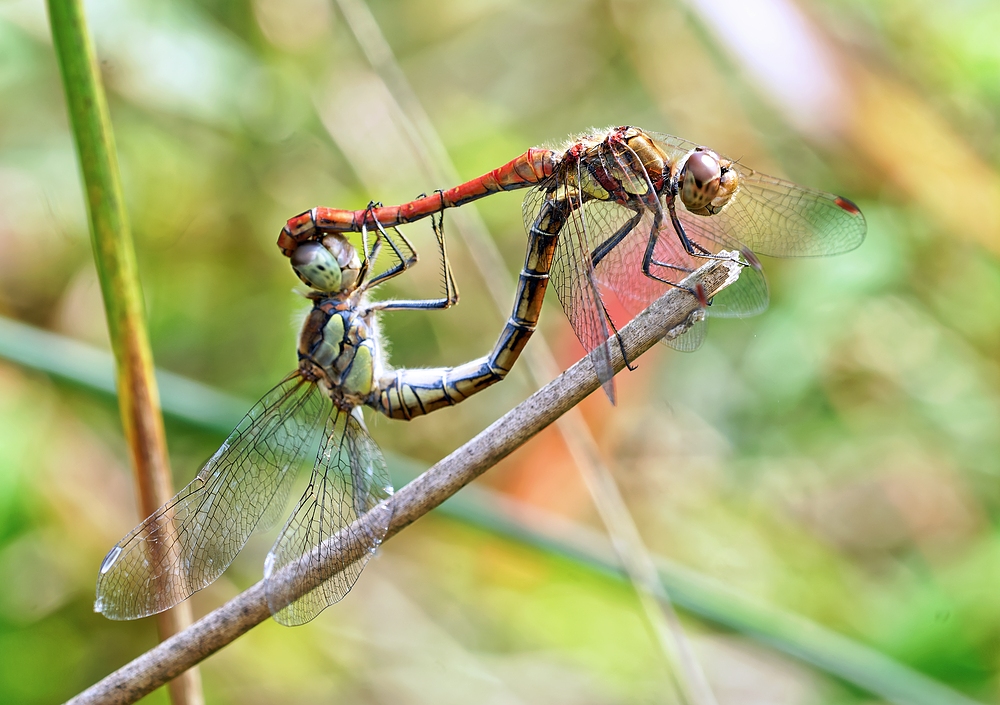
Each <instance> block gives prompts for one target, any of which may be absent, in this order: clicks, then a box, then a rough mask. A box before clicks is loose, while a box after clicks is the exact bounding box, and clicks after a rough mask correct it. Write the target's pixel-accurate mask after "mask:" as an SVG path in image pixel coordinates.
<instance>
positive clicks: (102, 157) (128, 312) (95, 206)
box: [48, 0, 202, 705]
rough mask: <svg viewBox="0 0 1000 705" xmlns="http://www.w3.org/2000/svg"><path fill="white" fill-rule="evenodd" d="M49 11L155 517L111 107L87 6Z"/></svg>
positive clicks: (149, 416) (194, 688) (125, 420)
mask: <svg viewBox="0 0 1000 705" xmlns="http://www.w3.org/2000/svg"><path fill="white" fill-rule="evenodd" d="M48 10H49V20H50V23H51V26H52V41H53V46H54V47H55V51H56V55H57V57H58V60H59V67H60V70H61V71H62V77H63V86H64V87H65V89H66V103H67V108H68V112H69V118H70V124H71V126H72V129H73V134H74V136H75V138H76V147H77V152H78V155H79V158H80V168H81V171H82V175H83V183H84V187H85V191H86V203H87V214H88V216H89V220H90V235H91V244H92V245H93V250H94V262H95V264H96V266H97V275H98V278H99V280H100V282H101V293H102V295H103V299H104V308H105V314H106V317H107V322H108V331H109V333H110V337H111V347H112V349H113V351H114V355H115V362H116V370H117V381H118V384H117V388H118V399H119V408H120V411H121V417H122V424H123V426H124V431H125V440H126V443H127V444H128V448H129V453H130V455H131V459H132V467H133V469H134V471H135V476H136V484H137V487H138V489H139V507H140V510H141V512H142V513H143V514H144V515H145V514H151V513H152V512H153V511H154V510H155V509H156V508H157V507H158V506H160V505H161V504H162V503H164V502H165V501H166V500H167V499H168V498H169V497H170V496H171V495H172V494H173V489H172V487H171V479H170V468H169V465H168V461H167V452H166V434H165V432H164V428H163V418H162V417H161V416H160V412H159V398H158V394H157V388H156V381H155V378H154V377H153V356H152V352H151V350H150V346H149V339H148V337H147V335H146V325H145V317H144V315H143V306H142V292H141V289H140V287H139V278H138V274H137V266H136V259H135V249H134V247H133V245H132V235H131V231H130V229H129V223H128V215H127V213H126V210H125V203H124V198H123V196H122V189H121V178H120V176H119V170H118V160H117V157H116V153H115V146H114V138H113V135H112V130H111V119H110V116H109V112H108V104H107V99H106V98H105V95H104V90H103V86H102V83H101V79H100V75H99V73H98V68H97V58H96V54H95V52H94V47H93V44H92V42H91V41H90V34H89V33H88V31H87V26H86V21H85V18H84V13H83V5H82V2H81V1H80V0H48ZM190 622H191V616H190V608H189V607H187V608H185V609H182V610H171V611H170V612H169V613H165V614H164V615H163V616H162V617H161V618H159V619H158V621H157V623H158V627H159V630H160V637H161V638H167V637H169V636H171V635H172V634H175V633H177V632H178V631H180V630H181V629H183V628H184V627H186V626H187V625H188V624H190ZM200 691H201V689H200V684H199V682H198V676H197V674H194V675H192V676H189V677H187V678H186V679H185V680H184V681H181V682H180V683H178V684H177V685H176V686H172V687H171V697H172V698H173V701H174V702H175V703H177V704H178V705H180V704H181V703H184V704H187V705H195V704H196V703H200V702H202V697H201V692H200Z"/></svg>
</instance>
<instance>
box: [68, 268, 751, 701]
mask: <svg viewBox="0 0 1000 705" xmlns="http://www.w3.org/2000/svg"><path fill="white" fill-rule="evenodd" d="M740 269H741V267H740V265H739V264H738V263H737V262H736V261H735V260H734V259H720V260H712V261H710V262H709V263H708V264H706V265H704V266H703V267H701V268H700V269H698V270H697V271H696V272H694V273H693V274H692V275H691V276H690V277H688V279H687V280H685V284H686V285H687V286H688V287H690V288H692V289H693V288H695V287H696V286H698V285H700V286H701V287H703V289H704V291H705V292H706V296H708V297H711V296H714V295H715V294H716V293H717V292H719V291H721V290H722V289H723V288H725V287H726V286H729V285H730V284H732V283H733V282H734V281H736V278H737V277H738V276H739V271H740ZM702 315H704V314H703V312H702V311H700V310H699V301H698V300H697V298H696V297H694V296H692V295H691V294H690V293H688V292H686V291H684V290H682V289H673V290H671V291H668V292H667V293H666V294H665V295H664V296H662V297H661V298H660V299H658V300H657V301H656V302H654V303H653V305H652V306H650V307H649V308H648V309H646V310H645V311H643V312H642V313H641V314H639V315H638V316H637V317H636V318H635V319H634V320H632V321H631V322H630V323H629V324H628V325H627V326H625V327H624V328H622V330H621V331H620V336H621V340H622V344H623V347H624V349H625V352H626V354H627V355H628V359H629V360H630V361H631V360H635V359H636V358H638V357H639V356H640V355H641V354H642V353H644V352H646V351H647V350H649V349H650V348H651V347H653V345H655V344H656V343H657V341H659V340H661V339H662V338H664V337H668V336H674V335H678V334H680V333H683V332H684V331H685V330H687V328H688V327H690V325H691V323H692V322H693V320H695V317H698V316H702ZM611 349H612V365H613V366H614V369H615V372H616V373H617V372H619V371H621V370H622V368H624V367H625V361H624V359H623V358H622V356H621V351H620V349H619V348H618V346H617V345H615V346H611ZM598 387H599V383H598V381H597V376H596V374H595V373H594V367H593V365H592V364H591V362H590V360H589V358H584V359H583V360H581V361H579V362H577V363H576V364H575V365H573V366H572V367H570V368H569V369H568V370H566V371H565V372H564V373H562V374H561V375H559V377H557V378H556V379H554V380H553V381H552V382H550V383H549V384H547V385H545V386H544V387H542V388H541V389H540V390H538V391H537V392H535V393H534V394H533V395H531V396H530V397H528V399H526V400H525V401H524V402H522V403H521V404H519V405H518V406H516V407H515V408H513V409H511V410H510V411H509V412H508V413H506V414H504V416H503V417H501V418H500V419H498V420H497V421H496V422H494V423H493V424H492V425H490V426H489V427H488V428H486V429H485V430H484V431H482V432H481V433H480V434H479V435H477V436H476V437H475V438H473V439H472V440H470V441H469V442H468V443H466V444H465V445H463V446H462V447H461V448H458V449H457V450H455V451H454V452H453V453H451V454H450V455H449V456H448V457H446V458H444V459H443V460H441V461H440V462H438V463H437V464H435V465H434V466H433V467H432V468H430V469H429V470H427V472H425V473H423V474H422V475H421V476H420V477H418V478H416V479H415V480H413V481H412V482H410V483H409V484H408V485H406V486H405V487H403V488H402V489H400V490H399V491H398V492H396V494H395V495H393V497H392V498H391V499H390V500H388V501H387V502H386V503H385V504H382V505H379V506H378V507H376V508H375V509H373V510H372V512H369V513H368V514H366V515H365V516H363V517H361V518H360V519H359V520H358V522H357V523H358V524H363V523H365V522H366V521H371V520H372V519H373V518H374V515H375V513H376V512H385V511H391V512H392V521H391V522H390V524H389V531H388V533H387V534H386V540H388V539H390V538H391V537H392V536H394V535H395V534H397V533H399V532H400V531H402V530H403V529H404V528H406V527H407V526H409V525H410V524H412V523H413V522H414V521H416V520H417V519H419V518H420V517H422V516H423V515H424V514H426V513H427V512H429V511H430V510H431V509H434V508H435V507H437V506H438V505H440V504H441V503H442V502H444V501H445V500H446V499H448V498H449V497H451V496H452V495H453V494H455V493H456V492H458V490H460V489H461V488H462V487H464V486H465V485H467V484H469V483H470V482H472V481H473V480H474V479H476V478H477V477H479V476H480V475H481V474H483V473H484V472H485V471H486V470H488V469H489V468H491V467H492V466H493V465H495V464H496V463H498V462H499V461H500V460H501V459H503V458H505V457H506V456H508V455H510V454H511V453H512V452H513V451H514V450H516V449H517V448H519V447H520V446H522V445H524V443H526V442H527V441H528V440H529V439H530V438H532V437H533V436H534V435H535V434H537V433H538V432H539V431H541V430H542V429H544V428H545V427H546V426H548V425H549V424H551V423H552V422H553V421H555V420H556V419H557V418H559V417H560V416H561V415H562V414H564V413H565V412H566V411H568V410H569V409H571V408H573V407H574V406H575V405H577V404H579V403H580V402H581V401H582V400H583V399H584V398H586V397H587V396H589V395H590V394H591V393H593V392H594V391H596V390H597V389H598ZM362 528H363V527H362V526H352V527H348V528H346V529H344V530H343V531H342V532H341V534H342V535H343V536H345V537H346V536H350V535H354V536H362V535H367V533H366V532H365V531H363V530H359V529H362ZM338 540H341V541H342V543H341V553H340V554H339V555H336V556H330V557H329V559H328V560H326V561H325V563H326V564H327V565H329V566H333V565H334V563H335V562H338V563H340V564H341V565H342V564H343V563H344V561H345V560H347V561H349V560H351V559H353V558H354V557H355V555H360V553H361V552H362V551H363V550H365V549H364V546H363V545H361V544H360V543H359V542H352V541H351V540H350V538H346V540H344V539H343V538H341V539H338V537H334V538H331V539H329V541H333V542H336V541H338ZM334 559H336V561H335V560H334ZM300 560H308V561H310V563H311V564H312V563H315V560H316V559H315V556H312V555H306V556H303V558H302V559H300ZM292 569H294V565H291V566H288V568H287V569H286V571H283V573H285V572H288V570H292ZM331 570H332V568H331ZM329 572H330V571H328V573H329ZM313 577H314V580H313V581H312V582H310V583H299V584H296V585H289V586H281V589H280V592H281V593H282V594H284V595H286V596H287V599H288V600H289V601H292V600H294V599H296V598H298V597H300V596H302V595H304V594H305V593H306V592H308V591H309V590H311V589H313V588H314V587H316V586H317V585H318V584H319V583H321V582H322V581H323V580H326V579H327V578H329V577H330V575H329V574H325V573H323V572H322V566H321V570H320V571H314V572H313ZM272 580H279V581H280V580H281V576H280V575H279V576H275V577H273V578H272ZM279 585H280V583H279ZM272 588H273V586H272ZM268 617H270V611H269V610H268V606H267V598H266V596H265V590H264V582H263V581H261V582H258V583H257V584H255V585H253V586H252V587H250V588H249V589H247V590H246V591H244V592H242V593H240V594H239V595H237V596H236V597H234V598H233V599H232V600H230V601H229V602H227V603H226V604H224V605H223V606H222V607H220V608H218V609H216V610H214V611H213V612H210V613H209V614H207V615H206V616H205V617H203V618H202V619H200V620H198V621H197V622H195V623H194V624H193V625H191V626H190V627H188V628H187V629H185V630H184V631H183V632H180V633H179V634H176V635H174V636H173V637H171V638H170V639H168V640H166V641H164V642H161V643H160V644H158V645H157V646H155V647H154V648H152V649H150V650H149V651H147V652H146V653H145V654H143V655H142V656H139V657H138V658H136V659H135V660H134V661H132V662H131V663H128V664H126V665H125V666H123V667H122V668H120V669H118V670H117V671H115V672H114V673H112V674H111V675H109V676H107V677H106V678H104V679H103V680H101V681H100V682H98V683H96V684H94V685H93V686H91V687H90V688H88V689H87V690H85V691H83V692H82V693H80V694H79V695H77V696H76V697H75V698H73V699H72V700H70V701H69V703H72V704H73V705H83V704H84V703H88V704H89V703H121V704H124V703H133V702H135V701H136V700H138V699H139V698H141V697H143V696H145V695H147V694H149V693H150V692H152V691H153V690H155V689H156V688H159V687H160V686H162V685H164V684H165V683H167V682H168V681H169V680H170V679H172V678H175V677H177V676H178V675H179V674H181V673H183V672H184V671H186V670H187V669H188V668H191V667H192V666H194V665H195V664H197V663H199V662H200V661H202V660H203V659H205V658H207V657H208V656H210V655H211V654H213V653H215V652H216V651H218V650H219V649H221V648H222V647H224V646H226V645H227V644H229V643H230V642H231V641H233V640H235V639H236V638H237V637H239V636H241V635H243V634H245V633H246V632H247V631H249V630H250V629H252V628H253V627H254V626H256V625H257V624H260V623H261V622H263V621H264V620H266V619H267V618H268Z"/></svg>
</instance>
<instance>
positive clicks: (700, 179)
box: [678, 147, 740, 215]
mask: <svg viewBox="0 0 1000 705" xmlns="http://www.w3.org/2000/svg"><path fill="white" fill-rule="evenodd" d="M678 182H679V192H680V198H681V201H682V202H683V203H684V207H685V208H687V209H688V210H689V211H691V212H692V213H694V214H696V215H715V214H716V213H718V212H719V211H721V210H722V209H723V208H724V207H725V205H726V204H727V203H729V199H731V198H732V197H733V194H735V193H736V189H737V188H738V187H739V183H740V179H739V174H737V172H736V170H735V169H733V168H732V162H731V161H729V160H728V159H722V158H721V157H720V156H719V155H718V154H716V153H715V152H713V151H711V150H709V149H705V148H704V147H698V148H697V149H695V150H694V151H692V152H691V153H690V154H688V156H687V159H685V160H684V164H683V166H682V167H681V169H680V173H679V174H678Z"/></svg>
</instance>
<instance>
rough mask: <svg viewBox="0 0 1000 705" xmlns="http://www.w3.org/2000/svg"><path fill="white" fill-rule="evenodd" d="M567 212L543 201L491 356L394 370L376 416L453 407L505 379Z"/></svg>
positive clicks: (524, 338) (529, 327)
mask: <svg viewBox="0 0 1000 705" xmlns="http://www.w3.org/2000/svg"><path fill="white" fill-rule="evenodd" d="M568 213H569V207H568V205H567V204H566V202H565V201H560V202H555V201H548V202H546V204H545V205H544V206H543V208H542V211H541V213H540V214H539V216H538V218H537V219H536V220H535V223H534V224H533V225H532V227H531V228H530V229H529V232H528V248H527V254H526V255H525V260H524V267H523V268H522V269H521V274H520V277H519V278H518V286H517V297H516V300H515V303H514V308H513V310H512V311H511V315H510V318H509V319H508V320H507V324H506V326H504V329H503V332H502V333H501V334H500V337H499V339H498V340H497V343H496V345H495V346H494V348H493V351H492V352H491V353H490V354H489V355H487V356H485V357H482V358H479V359H478V360H473V361H471V362H467V363H465V364H464V365H459V366H458V367H439V368H436V369H428V370H417V369H414V370H408V369H404V370H396V371H395V372H394V373H393V376H392V377H391V378H390V379H389V380H388V381H387V382H386V384H384V385H383V386H382V389H381V392H380V396H379V398H378V399H377V400H376V401H375V403H374V406H375V407H376V408H377V409H378V410H379V411H381V412H382V413H383V414H385V415H386V416H390V417H392V418H397V419H411V418H413V417H414V416H420V415H422V414H427V413H430V412H431V411H434V410H435V409H440V408H442V407H445V406H452V405H454V404H457V403H459V402H460V401H462V400H464V399H466V398H468V397H470V396H472V395H473V394H476V393H478V392H480V391H482V390H484V389H486V388H487V387H490V386H492V385H494V384H496V383H497V382H499V381H501V380H502V379H504V378H505V377H506V376H507V373H508V372H509V371H510V369H511V368H512V367H513V365H514V363H515V362H516V361H517V358H518V357H519V356H520V354H521V351H522V350H523V349H524V346H525V345H526V344H527V342H528V339H529V338H530V337H531V334H532V333H534V331H535V326H536V325H537V323H538V316H539V314H540V312H541V308H542V300H543V299H544V297H545V290H546V287H547V286H548V282H549V271H550V270H551V268H552V258H553V255H554V253H555V248H556V243H557V241H558V238H559V234H560V232H561V231H562V228H563V225H564V224H565V223H566V218H567V216H568ZM442 244H443V238H442ZM456 295H457V292H456Z"/></svg>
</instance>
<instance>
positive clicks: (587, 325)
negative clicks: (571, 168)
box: [523, 186, 615, 403]
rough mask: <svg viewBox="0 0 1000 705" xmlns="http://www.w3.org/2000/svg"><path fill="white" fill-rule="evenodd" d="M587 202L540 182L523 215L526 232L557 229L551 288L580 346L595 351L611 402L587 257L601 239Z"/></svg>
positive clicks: (603, 333)
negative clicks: (578, 202) (590, 220)
mask: <svg viewBox="0 0 1000 705" xmlns="http://www.w3.org/2000/svg"><path fill="white" fill-rule="evenodd" d="M570 194H572V197H570ZM592 203H593V202H590V203H584V204H583V206H582V207H580V206H579V205H578V204H577V196H576V190H575V188H574V187H567V186H562V187H559V188H553V187H552V186H548V187H545V186H543V187H539V188H535V189H532V190H531V191H529V192H528V195H527V196H526V197H525V199H524V206H523V215H524V223H525V227H526V228H527V229H528V230H529V232H530V230H531V229H532V228H536V227H538V228H542V229H544V231H545V232H548V233H554V232H559V241H558V242H557V244H556V251H555V254H554V256H553V259H552V270H551V281H552V286H553V287H554V288H555V290H556V296H557V297H558V298H559V303H560V304H562V308H563V311H564V312H565V313H566V318H568V319H569V322H570V325H571V326H572V327H573V331H574V332H575V333H576V337H577V338H579V340H580V343H581V344H582V345H583V348H584V350H586V351H587V352H588V353H590V352H596V360H595V372H596V373H597V379H598V380H599V381H600V383H601V386H602V387H603V388H604V392H605V394H607V395H608V398H609V399H610V400H611V402H612V403H614V401H615V390H614V369H613V368H612V366H611V352H610V349H609V348H608V338H609V337H610V332H609V330H608V321H607V316H606V314H605V312H604V305H603V303H602V301H601V296H600V291H599V290H598V285H597V280H596V279H595V277H594V270H593V266H592V264H591V258H590V253H591V247H590V244H591V242H592V241H593V240H596V241H598V242H600V241H602V240H603V239H604V238H603V237H600V235H599V234H598V232H597V231H598V230H599V229H600V227H601V224H600V223H590V222H589V220H588V210H587V209H588V207H589V206H590V205H591V204H592Z"/></svg>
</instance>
